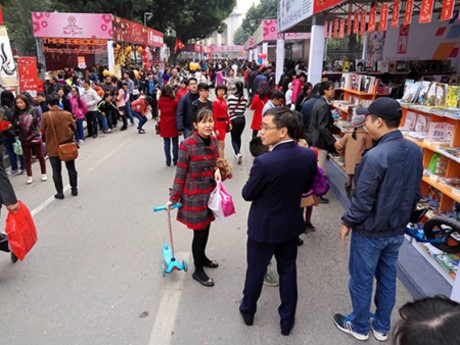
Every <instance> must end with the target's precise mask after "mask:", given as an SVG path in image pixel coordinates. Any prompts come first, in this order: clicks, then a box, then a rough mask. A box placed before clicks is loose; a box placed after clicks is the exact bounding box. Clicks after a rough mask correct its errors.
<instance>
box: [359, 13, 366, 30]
mask: <svg viewBox="0 0 460 345" xmlns="http://www.w3.org/2000/svg"><path fill="white" fill-rule="evenodd" d="M365 32H366V11H364V10H363V11H361V27H360V28H359V33H360V34H361V35H364V33H365Z"/></svg>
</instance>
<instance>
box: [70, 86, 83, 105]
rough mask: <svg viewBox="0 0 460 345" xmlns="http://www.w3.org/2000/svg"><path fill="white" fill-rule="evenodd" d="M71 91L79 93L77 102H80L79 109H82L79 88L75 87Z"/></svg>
mask: <svg viewBox="0 0 460 345" xmlns="http://www.w3.org/2000/svg"><path fill="white" fill-rule="evenodd" d="M70 90H75V91H76V92H77V102H78V107H79V108H81V97H80V90H79V89H78V87H76V86H74V87H72V88H71V89H70Z"/></svg>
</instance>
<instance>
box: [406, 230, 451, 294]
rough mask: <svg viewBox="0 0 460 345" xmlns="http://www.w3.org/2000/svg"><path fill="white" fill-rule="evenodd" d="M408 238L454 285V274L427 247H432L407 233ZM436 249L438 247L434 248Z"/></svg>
mask: <svg viewBox="0 0 460 345" xmlns="http://www.w3.org/2000/svg"><path fill="white" fill-rule="evenodd" d="M406 238H407V239H408V240H409V242H410V243H411V244H412V246H413V247H414V248H415V249H416V250H417V251H418V252H419V253H420V254H421V255H422V256H423V257H424V258H425V259H426V260H427V261H428V262H429V263H430V264H431V265H432V266H433V267H434V269H435V270H436V271H437V272H438V273H439V274H440V275H442V277H443V278H444V279H445V280H446V281H447V282H448V283H449V284H450V285H452V286H453V285H454V282H455V277H454V276H452V275H451V274H450V273H449V272H448V271H447V270H446V269H444V267H443V266H441V264H440V263H439V262H438V261H437V260H436V259H435V258H434V257H433V256H432V255H431V254H430V253H429V252H428V251H427V249H426V248H430V247H432V246H431V245H430V244H428V243H423V244H422V243H419V242H417V241H416V240H415V239H413V238H412V237H410V236H407V235H406ZM434 249H436V248H434Z"/></svg>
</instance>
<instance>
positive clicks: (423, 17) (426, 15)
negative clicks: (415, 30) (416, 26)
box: [418, 0, 434, 24]
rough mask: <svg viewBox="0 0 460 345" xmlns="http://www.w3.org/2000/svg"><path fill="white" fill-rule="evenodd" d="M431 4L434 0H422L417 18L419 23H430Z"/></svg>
mask: <svg viewBox="0 0 460 345" xmlns="http://www.w3.org/2000/svg"><path fill="white" fill-rule="evenodd" d="M433 5H434V0H422V5H421V7H420V15H419V18H418V22H419V23H422V24H425V23H431V18H432V16H433Z"/></svg>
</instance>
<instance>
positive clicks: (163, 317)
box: [149, 252, 190, 345]
mask: <svg viewBox="0 0 460 345" xmlns="http://www.w3.org/2000/svg"><path fill="white" fill-rule="evenodd" d="M176 257H178V258H184V259H186V261H187V262H190V253H184V252H182V253H176ZM184 278H185V273H184V272H174V273H172V274H170V275H167V276H166V277H165V279H167V281H166V284H165V288H164V291H163V294H162V296H161V300H160V305H159V306H158V311H157V313H156V319H155V323H154V325H153V329H152V333H151V334H150V341H149V345H160V344H161V345H169V344H171V342H172V335H173V332H174V324H175V322H176V316H177V311H178V309H179V302H180V298H181V296H182V289H183V285H184Z"/></svg>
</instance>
